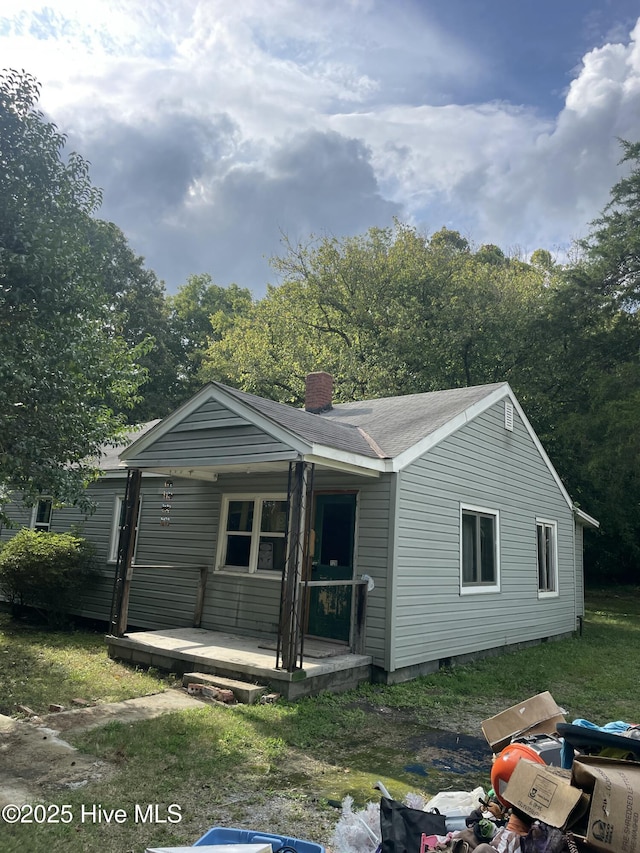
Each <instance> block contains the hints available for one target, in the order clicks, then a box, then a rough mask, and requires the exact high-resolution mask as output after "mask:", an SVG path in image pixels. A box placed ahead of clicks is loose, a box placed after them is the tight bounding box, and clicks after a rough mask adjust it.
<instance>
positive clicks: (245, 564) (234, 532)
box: [216, 494, 287, 574]
mask: <svg viewBox="0 0 640 853" xmlns="http://www.w3.org/2000/svg"><path fill="white" fill-rule="evenodd" d="M286 526H287V499H286V496H285V495H279V494H274V495H271V494H268V495H225V496H224V498H223V500H222V514H221V518H220V535H219V541H218V558H217V562H216V568H217V569H224V570H229V571H238V572H249V573H251V574H253V573H255V572H273V573H275V572H282V571H283V570H284V561H285V536H286Z"/></svg>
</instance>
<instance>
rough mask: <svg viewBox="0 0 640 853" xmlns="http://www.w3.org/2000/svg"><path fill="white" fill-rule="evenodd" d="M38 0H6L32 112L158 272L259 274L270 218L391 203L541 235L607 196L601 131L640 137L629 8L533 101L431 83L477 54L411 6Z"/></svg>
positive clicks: (483, 234) (274, 227)
mask: <svg viewBox="0 0 640 853" xmlns="http://www.w3.org/2000/svg"><path fill="white" fill-rule="evenodd" d="M44 8H45V7H44V5H43V4H42V3H41V2H37V0H4V2H3V5H2V11H1V12H0V50H1V51H2V56H3V64H5V65H7V66H10V67H26V68H27V70H29V71H31V72H32V73H34V74H35V75H36V76H37V77H38V78H39V79H40V81H41V82H42V84H43V93H42V106H43V108H44V109H45V110H47V111H48V112H49V113H50V114H51V115H52V117H53V119H54V120H55V121H56V122H57V123H58V124H59V125H60V126H61V128H62V129H63V130H64V131H67V132H69V133H70V135H71V139H72V142H73V144H74V146H75V147H76V148H77V149H78V150H80V151H81V153H83V154H85V155H86V156H87V157H89V159H91V160H92V161H93V163H94V169H93V173H94V174H95V175H96V180H97V182H98V183H100V184H102V185H103V186H104V187H105V199H106V203H105V215H108V216H110V217H112V218H114V220H115V221H116V222H117V223H118V224H119V225H121V226H122V227H123V228H124V229H125V231H126V232H127V233H128V234H129V235H130V237H131V239H132V241H133V242H134V248H136V249H137V250H138V251H142V252H144V253H146V255H147V257H148V260H149V263H150V264H151V265H152V266H156V267H157V268H158V272H159V273H160V274H161V275H163V276H166V277H167V278H168V279H169V280H170V283H171V284H172V285H174V286H175V285H176V284H178V283H179V282H180V281H181V280H183V279H184V275H185V270H186V271H187V272H188V271H190V269H189V264H191V263H193V264H194V266H193V270H194V271H195V269H196V268H197V269H198V270H204V269H207V270H208V271H210V272H211V273H212V274H213V275H214V277H215V278H216V279H219V280H220V281H229V280H234V279H235V280H237V281H238V282H239V283H240V284H247V285H250V286H255V287H256V288H260V286H261V284H262V283H263V282H264V280H265V279H266V277H267V276H268V272H267V268H266V264H265V262H264V260H263V257H262V256H263V255H264V254H269V253H270V252H271V251H273V250H274V249H275V248H277V239H278V227H279V226H281V227H286V228H288V229H291V230H292V232H295V236H304V233H305V229H307V228H308V229H314V230H323V229H325V230H331V231H333V232H334V233H336V234H340V233H354V231H355V230H364V229H365V228H366V227H368V226H369V225H372V224H382V223H383V222H384V221H386V220H388V219H389V218H390V217H391V215H392V214H394V213H396V214H399V215H400V216H401V217H404V218H411V219H412V220H413V221H415V222H416V223H418V224H425V225H426V226H427V227H428V228H430V229H437V228H439V227H440V226H441V225H442V224H443V223H444V224H447V225H448V226H449V227H453V228H459V229H460V230H462V231H465V232H466V233H469V234H470V236H472V237H473V238H474V239H475V240H476V241H478V242H497V243H501V244H502V245H504V246H505V247H507V248H508V247H509V246H512V245H514V244H520V245H522V246H524V247H526V248H529V249H532V248H536V247H537V246H539V245H543V246H547V247H549V248H554V247H555V246H556V245H557V244H559V243H563V242H566V241H567V240H568V239H570V238H571V237H572V236H575V235H577V234H578V233H580V232H584V230H585V226H586V223H587V222H588V221H589V220H590V219H592V218H593V217H594V216H595V215H597V213H598V211H599V209H600V208H601V207H602V206H603V204H604V203H605V202H606V200H607V196H608V191H609V188H610V187H611V185H612V184H613V183H614V181H615V180H616V179H617V176H618V174H619V173H618V171H617V168H616V162H617V160H618V158H619V148H618V143H617V141H616V137H618V136H621V137H625V138H630V139H638V138H640V48H639V46H638V40H640V24H639V25H637V26H636V29H635V30H634V32H633V33H632V35H631V37H630V38H629V37H627V38H625V39H624V40H622V41H618V42H615V41H613V42H611V43H608V44H604V45H602V46H600V47H598V48H595V49H594V50H592V51H590V52H589V53H587V54H586V55H585V57H584V59H583V63H582V64H581V66H580V67H579V68H577V69H576V70H575V72H574V75H575V76H574V79H573V81H572V82H571V85H570V86H569V87H568V90H567V94H566V102H565V104H564V107H563V109H562V110H561V111H560V112H559V114H558V115H557V116H555V117H548V116H544V117H543V116H541V115H540V114H539V113H538V112H537V111H536V110H535V109H533V108H531V107H527V106H526V105H524V106H514V105H512V104H508V103H504V102H500V101H495V100H493V99H492V98H491V95H490V94H488V96H487V99H486V101H485V102H482V103H465V102H464V100H463V99H462V98H459V99H458V102H456V101H455V99H453V98H451V97H447V96H445V93H446V92H450V91H453V90H455V91H464V87H465V84H466V82H467V81H468V82H469V83H470V84H471V83H473V86H472V87H471V88H472V89H473V91H477V89H478V86H477V84H478V81H486V83H487V85H488V84H489V83H490V79H491V78H490V66H491V60H490V58H486V59H485V58H484V57H483V56H482V55H481V53H480V52H479V49H478V48H477V47H470V46H469V45H468V44H464V43H463V42H462V40H461V39H460V38H459V37H458V36H456V35H455V34H451V33H448V32H444V31H442V30H441V29H439V28H438V27H437V26H435V24H434V23H433V21H432V20H431V19H430V18H429V8H428V5H426V4H418V3H412V2H408V1H407V2H398V3H395V2H394V3H393V4H390V3H386V2H381V1H380V0H350V2H335V0H317V2H313V3H308V2H303V1H302V0H270V2H268V3H265V2H264V0H242V2H237V3H231V2H229V0H148V2H145V3H140V2H138V0H93V2H90V3H87V2H84V3H80V2H75V0H57V2H56V4H55V12H45V11H43V10H44ZM612 32H613V30H612ZM487 92H489V93H490V89H487ZM332 158H333V159H332ZM350 177H351V178H352V180H349V178H350ZM328 190H330V193H329V192H328ZM252 237H253V238H254V240H253V242H254V243H255V251H254V254H253V255H252V257H251V258H249V257H248V253H250V251H251V250H248V248H247V247H248V245H249V246H250V245H251V238H252ZM136 241H137V242H136ZM178 255H180V257H178ZM234 264H235V266H234ZM241 273H242V274H243V275H247V276H249V277H250V280H249V278H248V279H246V280H243V279H242V275H241Z"/></svg>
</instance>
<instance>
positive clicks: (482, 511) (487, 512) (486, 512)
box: [459, 503, 500, 595]
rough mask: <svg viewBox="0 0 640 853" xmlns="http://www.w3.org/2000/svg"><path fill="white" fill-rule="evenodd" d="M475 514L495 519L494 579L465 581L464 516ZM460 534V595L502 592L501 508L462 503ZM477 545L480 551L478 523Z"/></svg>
mask: <svg viewBox="0 0 640 853" xmlns="http://www.w3.org/2000/svg"><path fill="white" fill-rule="evenodd" d="M465 515H473V516H475V517H476V518H478V519H480V518H490V519H492V521H493V560H494V580H493V581H491V582H489V581H473V582H469V581H465V580H464V532H463V531H464V527H463V525H464V516H465ZM459 535H460V595H483V594H485V593H495V592H500V510H498V509H491V508H489V507H482V506H476V505H475V504H467V503H460V516H459ZM476 535H477V537H478V540H477V543H476V544H477V546H478V553H480V549H479V545H480V541H479V537H480V530H479V525H478V530H477V534H476ZM479 569H480V573H482V565H481V564H480V565H479Z"/></svg>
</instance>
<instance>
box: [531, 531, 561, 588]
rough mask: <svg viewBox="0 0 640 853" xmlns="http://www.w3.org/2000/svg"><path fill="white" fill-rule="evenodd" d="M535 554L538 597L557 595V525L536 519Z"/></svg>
mask: <svg viewBox="0 0 640 853" xmlns="http://www.w3.org/2000/svg"><path fill="white" fill-rule="evenodd" d="M536 553H537V563H538V596H539V597H540V598H546V597H550V596H554V595H557V594H558V524H557V522H556V521H547V520H546V519H544V518H536Z"/></svg>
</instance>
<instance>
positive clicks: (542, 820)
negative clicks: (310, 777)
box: [331, 692, 640, 853]
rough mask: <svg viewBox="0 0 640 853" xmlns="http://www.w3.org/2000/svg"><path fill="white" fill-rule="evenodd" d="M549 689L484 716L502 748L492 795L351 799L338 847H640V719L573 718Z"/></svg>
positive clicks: (570, 851)
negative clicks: (359, 803)
mask: <svg viewBox="0 0 640 853" xmlns="http://www.w3.org/2000/svg"><path fill="white" fill-rule="evenodd" d="M564 713H565V712H563V710H562V709H561V708H559V707H558V705H557V704H556V702H555V701H554V699H553V697H552V696H551V694H550V693H548V692H546V693H540V694H538V695H537V696H533V697H531V698H530V699H527V700H525V701H524V702H521V703H519V704H518V705H514V706H513V707H511V708H507V709H506V710H505V711H502V712H501V713H500V714H497V715H496V716H495V717H491V718H490V719H489V720H485V721H484V722H483V723H482V731H483V733H484V735H485V737H486V739H487V742H488V743H489V745H490V746H491V748H492V750H493V752H494V760H493V765H492V767H491V786H492V787H491V789H490V790H489V792H488V794H487V795H486V796H485V794H484V790H483V789H481V788H479V789H476V790H475V791H472V792H464V791H463V792H460V791H443V792H441V793H439V794H437V795H436V796H435V797H433V798H432V799H431V800H429V801H428V802H425V801H424V799H421V798H420V796H419V795H410V796H409V797H408V798H407V799H406V800H405V802H404V803H399V802H397V801H395V800H393V799H392V798H391V797H390V796H389V794H388V792H387V791H386V789H385V787H384V785H383V784H382V783H381V782H379V783H378V785H377V786H376V787H378V788H380V790H381V792H382V794H383V796H382V799H381V802H380V806H379V807H378V805H377V803H376V804H374V803H369V804H368V806H367V808H366V809H364V810H363V811H360V812H354V810H353V801H352V800H351V798H349V797H347V798H345V800H344V802H343V810H342V816H341V818H340V820H339V821H338V824H337V826H336V829H335V833H334V837H333V840H332V845H331V846H332V849H333V850H335V851H336V853H374V851H376V853H428V851H451V853H471V851H475V853H587V851H604V853H640V821H639V813H640V726H638V725H635V724H632V723H625V722H622V721H616V722H612V723H607V724H606V725H605V726H602V727H600V726H597V725H594V724H593V723H590V722H588V721H587V720H574V721H573V723H571V724H568V723H567V722H566V720H565V716H564Z"/></svg>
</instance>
